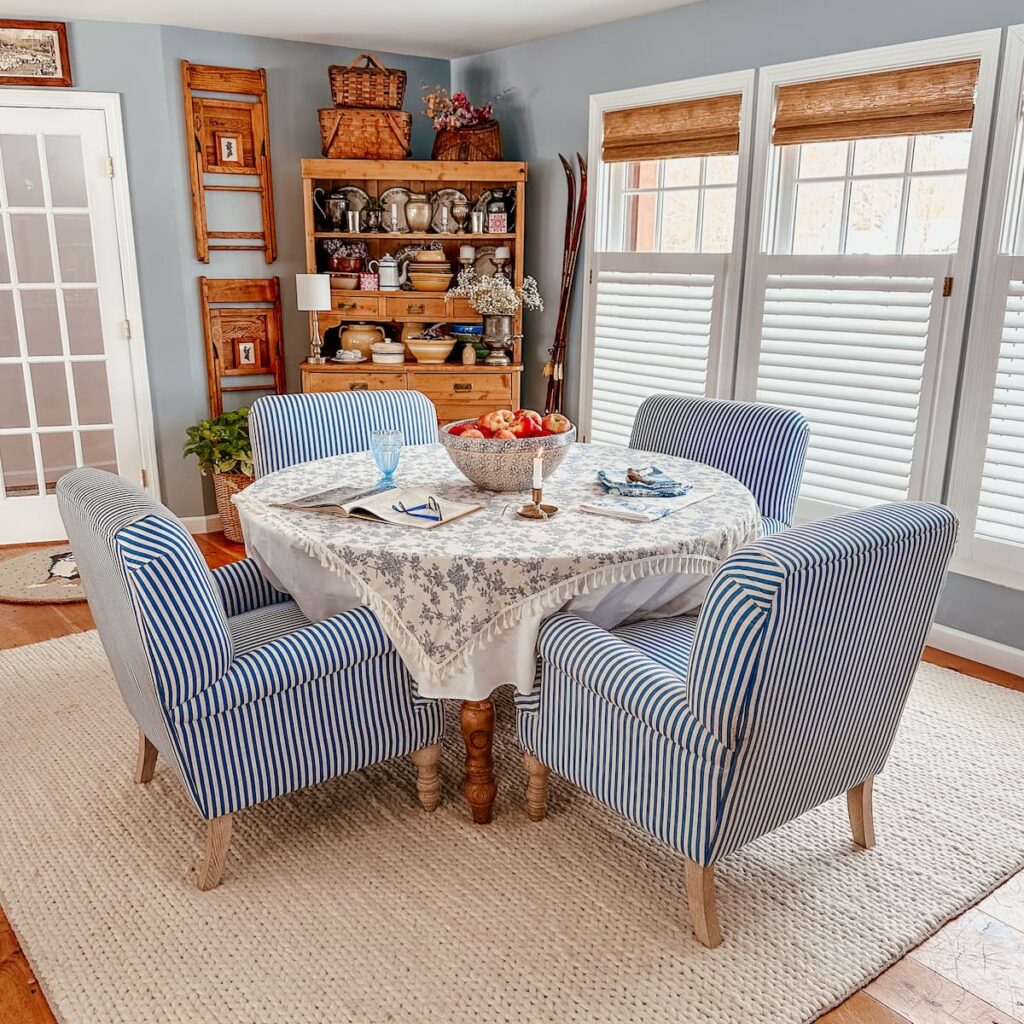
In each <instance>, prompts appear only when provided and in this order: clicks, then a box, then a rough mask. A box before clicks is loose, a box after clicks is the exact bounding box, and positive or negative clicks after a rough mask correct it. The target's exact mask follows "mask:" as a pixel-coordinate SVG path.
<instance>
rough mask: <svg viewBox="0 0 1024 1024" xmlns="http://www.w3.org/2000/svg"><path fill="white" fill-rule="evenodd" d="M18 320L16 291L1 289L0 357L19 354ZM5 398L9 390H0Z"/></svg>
mask: <svg viewBox="0 0 1024 1024" xmlns="http://www.w3.org/2000/svg"><path fill="white" fill-rule="evenodd" d="M19 355H21V351H20V349H19V348H18V322H17V321H16V320H15V319H14V292H4V291H0V358H4V357H7V358H10V357H11V356H19ZM0 394H3V396H4V398H6V397H7V392H6V391H4V392H0Z"/></svg>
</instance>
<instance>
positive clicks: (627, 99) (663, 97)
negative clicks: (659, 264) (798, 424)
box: [577, 69, 757, 441]
mask: <svg viewBox="0 0 1024 1024" xmlns="http://www.w3.org/2000/svg"><path fill="white" fill-rule="evenodd" d="M756 83H757V72H756V70H754V69H748V70H744V71H735V72H728V73H726V74H720V75H706V76H703V77H701V78H691V79H686V80H685V81H679V82H667V83H664V84H659V85H650V86H641V87H639V88H635V89H623V90H618V91H615V92H606V93H595V94H593V95H592V96H591V97H590V113H589V125H588V140H589V144H588V167H589V168H590V171H591V189H592V199H591V201H590V214H589V216H588V217H587V223H586V229H585V238H584V264H583V274H584V278H583V321H582V328H583V329H582V338H581V341H582V344H581V349H580V366H579V376H578V386H579V415H578V417H577V419H578V423H577V428H578V430H579V434H580V439H581V440H584V441H585V440H587V439H588V437H589V436H590V428H591V408H592V403H593V377H594V342H595V332H596V313H597V303H596V298H597V295H596V290H597V269H598V266H599V262H600V257H601V255H607V256H609V257H610V256H614V257H615V258H616V259H619V258H620V257H623V256H626V257H634V256H635V257H637V268H638V269H642V268H643V266H644V264H643V262H642V261H643V259H644V258H645V257H648V258H649V257H652V256H656V257H659V259H660V258H662V257H671V258H673V259H674V260H678V261H679V265H680V266H681V267H682V266H685V265H686V262H687V261H693V262H694V263H695V266H696V267H698V268H699V267H703V266H704V265H705V264H706V263H707V260H708V256H709V254H706V253H699V252H698V253H614V254H613V253H608V252H605V250H597V249H595V245H596V243H597V241H598V240H600V241H601V242H602V244H604V242H605V240H606V239H607V238H609V231H610V229H611V227H612V221H613V218H614V217H616V216H617V213H616V212H613V211H611V210H610V206H611V204H610V203H609V202H608V198H609V188H610V179H611V177H612V175H613V174H614V173H616V165H615V164H605V163H604V162H603V161H602V159H601V139H602V134H603V127H604V114H605V112H606V111H609V110H623V109H628V108H630V107H646V106H654V105H656V104H659V103H671V102H674V101H679V100H690V99H701V98H704V97H711V96H722V95H728V94H730V93H739V94H740V96H741V97H742V100H741V103H740V150H739V158H738V166H737V174H736V209H735V212H734V216H733V239H732V251H731V252H729V253H714V254H710V255H711V256H713V257H717V258H721V259H722V260H724V261H725V268H726V269H725V287H724V294H723V300H722V307H721V313H720V316H719V320H718V322H719V323H720V329H719V341H718V345H717V351H714V348H715V346H712V348H713V351H712V352H711V353H709V359H708V379H707V389H708V390H707V394H708V397H712V398H714V397H718V398H730V397H732V392H733V373H734V365H735V356H736V336H737V331H738V328H739V299H740V289H741V285H742V278H743V267H744V262H745V257H744V249H745V248H746V244H747V239H746V234H747V224H748V223H749V215H748V202H749V196H750V166H751V154H752V152H753V150H752V148H751V147H752V145H753V117H754V109H755V103H756ZM623 166H625V165H623ZM618 173H621V171H619V172H618Z"/></svg>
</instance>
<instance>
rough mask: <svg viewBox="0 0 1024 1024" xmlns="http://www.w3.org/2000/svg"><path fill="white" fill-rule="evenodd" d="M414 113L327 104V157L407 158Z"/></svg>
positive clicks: (323, 124) (323, 131) (323, 113)
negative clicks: (329, 105)
mask: <svg viewBox="0 0 1024 1024" xmlns="http://www.w3.org/2000/svg"><path fill="white" fill-rule="evenodd" d="M411 132H412V114H407V113H405V112H404V111H402V110H367V109H360V108H356V107H340V108H337V107H324V108H322V109H321V110H320V135H321V137H322V138H323V142H324V156H326V157H330V158H333V159H335V160H342V159H347V160H404V159H405V158H406V157H408V155H409V153H410V151H411V150H410V146H409V135H410V133H411Z"/></svg>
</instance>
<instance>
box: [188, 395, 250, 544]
mask: <svg viewBox="0 0 1024 1024" xmlns="http://www.w3.org/2000/svg"><path fill="white" fill-rule="evenodd" d="M185 433H186V434H187V435H188V440H187V441H186V442H185V446H184V449H183V452H184V454H185V456H186V457H187V456H189V455H194V456H195V457H196V458H197V459H198V460H199V472H200V473H202V474H203V476H206V474H207V473H210V474H211V475H212V476H213V490H214V493H215V494H216V496H217V513H218V514H219V515H220V523H221V529H223V531H224V536H225V537H227V539H228V540H232V541H235V543H237V544H241V543H242V541H243V537H242V524H241V523H240V522H239V521H238V510H237V509H236V508H235V506H234V504H233V503H232V501H231V495H232V494H235V493H236V492H237V491H240V490H242V489H243V488H245V487H248V486H249V484H251V483H252V480H253V476H252V444H251V443H250V441H249V409H248V407H243V408H241V409H236V410H235V411H233V412H223V413H221V414H220V415H219V416H217V417H215V418H214V419H209V420H200V422H199V423H197V424H196V425H195V426H194V427H189V428H188V429H187V430H186V431H185Z"/></svg>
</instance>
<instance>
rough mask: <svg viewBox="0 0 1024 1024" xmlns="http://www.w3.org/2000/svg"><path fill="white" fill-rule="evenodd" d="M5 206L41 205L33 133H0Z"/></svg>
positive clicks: (40, 175) (41, 191) (39, 180)
mask: <svg viewBox="0 0 1024 1024" xmlns="http://www.w3.org/2000/svg"><path fill="white" fill-rule="evenodd" d="M0 160H3V165H4V184H5V185H6V186H7V205H8V206H43V205H44V200H43V175H42V171H41V170H40V168H39V149H38V147H37V145H36V137H35V136H34V135H0Z"/></svg>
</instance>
